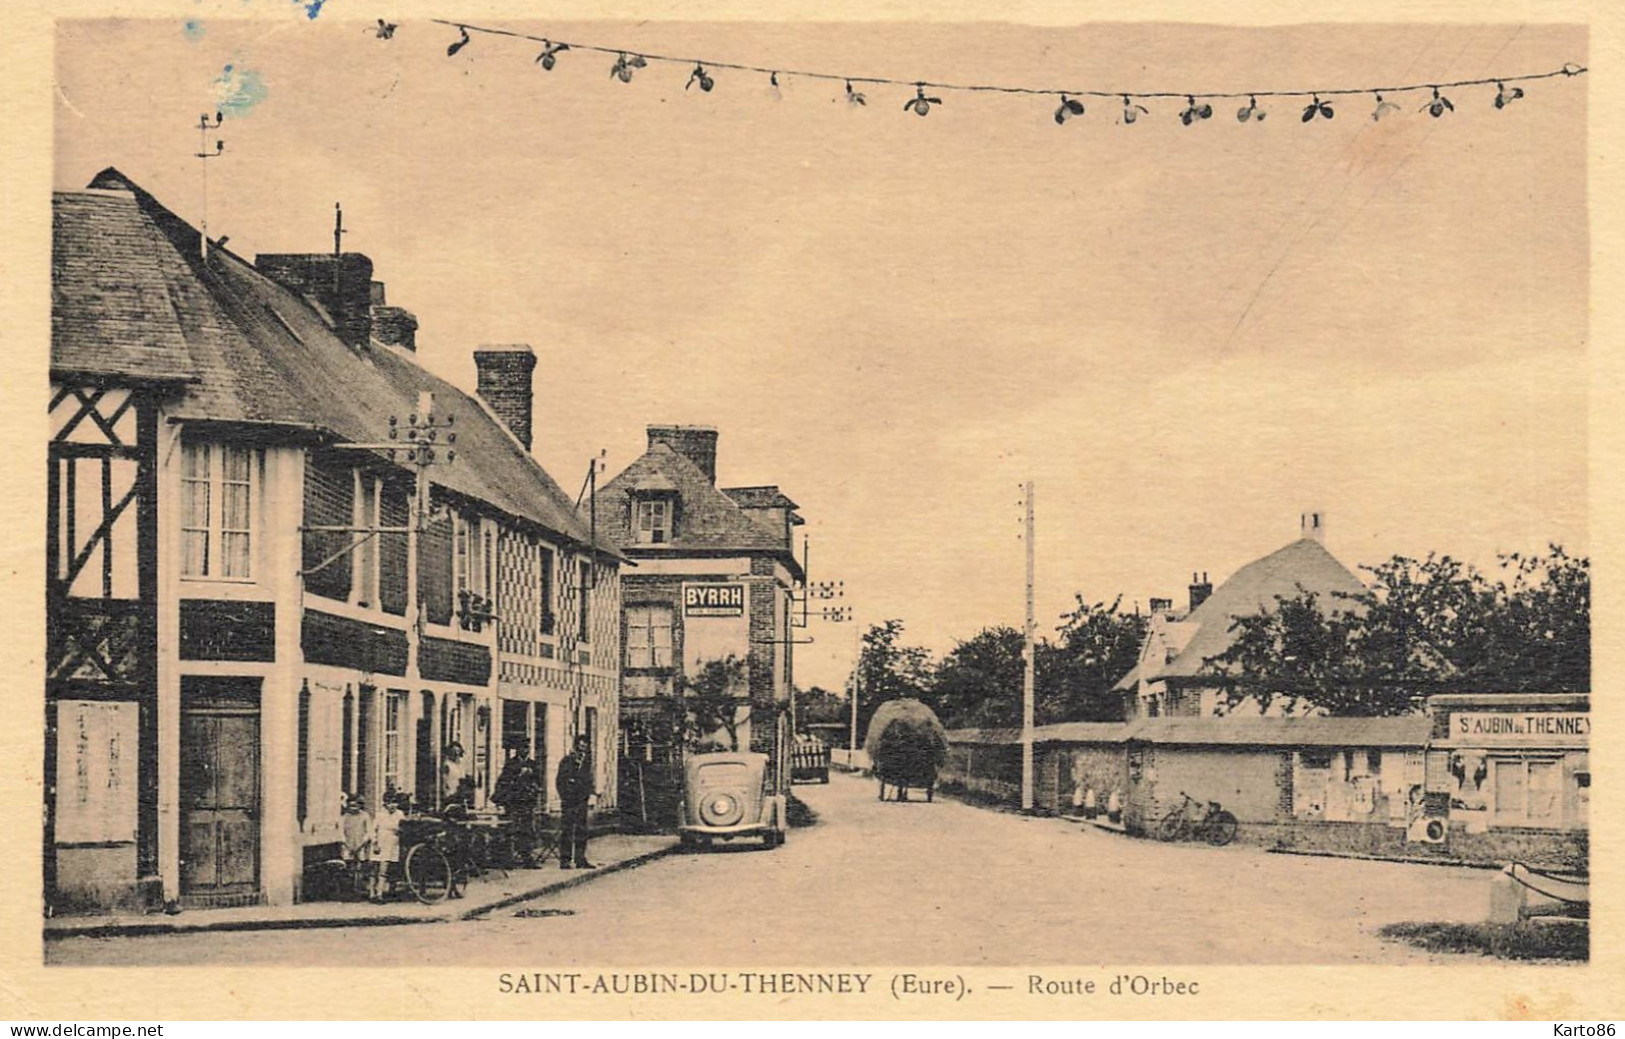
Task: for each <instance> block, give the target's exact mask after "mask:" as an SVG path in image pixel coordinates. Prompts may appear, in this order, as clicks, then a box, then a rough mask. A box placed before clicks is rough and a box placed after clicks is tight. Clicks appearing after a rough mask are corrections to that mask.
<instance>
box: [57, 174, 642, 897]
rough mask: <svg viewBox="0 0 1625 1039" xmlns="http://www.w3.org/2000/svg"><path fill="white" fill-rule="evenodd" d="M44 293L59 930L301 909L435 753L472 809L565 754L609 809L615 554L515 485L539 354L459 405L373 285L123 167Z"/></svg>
mask: <svg viewBox="0 0 1625 1039" xmlns="http://www.w3.org/2000/svg"><path fill="white" fill-rule="evenodd" d="M206 245H207V248H205V246H206ZM53 290H54V295H53V328H52V355H51V357H52V364H51V370H52V390H51V430H52V434H51V442H50V448H49V462H50V495H51V499H50V506H49V514H48V523H49V526H48V532H47V533H48V564H49V571H48V575H47V588H48V603H47V610H48V652H49V665H48V669H47V689H46V698H47V715H46V723H47V761H46V776H47V785H46V820H47V821H46V832H45V861H46V892H47V904H48V906H49V907H51V908H53V909H56V910H70V909H85V908H98V907H101V908H105V907H115V906H120V905H126V904H131V905H142V904H145V905H152V904H158V903H174V904H177V905H180V906H185V905H231V904H244V903H255V902H270V903H286V902H291V901H294V900H297V899H298V898H299V897H300V896H301V893H302V882H303V878H304V876H305V873H306V867H307V864H309V863H311V862H314V861H318V860H320V859H322V858H324V857H326V855H327V854H329V852H330V850H331V846H332V845H333V844H334V843H335V842H337V841H338V840H339V826H340V810H341V801H342V800H343V799H344V798H347V797H360V798H361V799H362V800H363V801H364V802H365V803H366V804H367V805H368V807H369V808H370V809H371V810H374V811H376V810H377V809H378V806H379V804H380V802H381V800H382V798H383V797H384V796H385V795H386V794H388V793H390V792H394V791H398V792H402V793H407V794H410V795H411V796H412V797H413V798H414V800H415V802H416V803H417V804H418V805H420V806H423V807H434V806H435V805H437V804H438V803H439V800H440V798H441V796H442V777H443V772H442V766H443V764H444V754H445V751H446V748H447V747H449V746H450V745H451V744H454V743H455V744H457V745H459V746H460V747H461V749H462V750H463V767H464V769H465V770H466V773H467V775H468V777H469V779H470V780H471V781H472V787H473V795H472V796H473V797H474V798H475V800H476V802H483V801H484V800H486V799H487V798H488V797H489V794H490V791H491V789H492V787H493V785H494V783H495V779H496V775H497V773H498V772H499V771H500V768H501V765H502V762H503V756H504V754H505V752H506V751H508V750H511V749H519V748H524V749H525V750H526V751H527V752H529V753H531V754H533V755H534V756H535V757H536V758H537V759H538V760H540V761H542V762H543V763H544V766H545V765H546V764H547V763H549V762H556V761H557V760H558V759H559V757H560V756H561V755H562V754H563V753H564V750H565V748H566V747H567V746H568V742H569V741H570V740H571V739H573V737H574V736H575V735H576V734H577V733H585V734H587V735H589V736H590V737H591V738H592V740H593V744H592V745H593V748H594V763H595V768H596V771H597V774H598V776H599V783H598V785H599V789H600V791H601V795H602V797H601V803H602V804H603V805H605V806H612V805H613V804H614V797H615V776H616V767H615V754H616V748H617V740H616V735H615V725H614V720H615V718H616V717H617V714H618V699H619V685H620V678H619V673H620V656H621V651H620V615H621V609H620V584H619V581H620V578H619V567H620V565H621V563H622V561H623V557H622V556H621V555H620V554H619V552H618V551H617V550H616V549H615V548H614V547H613V546H612V545H610V544H607V543H606V544H598V543H597V539H596V538H595V537H594V535H593V532H592V531H591V529H590V528H589V526H588V524H586V523H583V522H582V520H581V519H580V518H578V516H577V514H576V512H575V509H574V507H573V502H572V501H571V500H570V499H569V498H568V497H567V496H566V494H565V493H564V491H563V490H562V489H561V488H560V486H559V485H558V484H557V483H556V482H555V481H554V480H553V479H552V478H551V477H550V476H549V475H548V474H547V473H546V472H545V471H544V470H543V469H542V468H541V467H540V466H539V465H538V464H537V463H536V462H535V461H534V460H533V458H532V457H531V454H530V448H531V424H530V420H531V415H530V405H531V372H532V369H533V367H534V365H535V358H534V355H533V354H532V353H531V352H530V351H529V349H528V348H527V347H523V346H514V345H509V346H503V347H496V348H488V349H482V350H480V351H478V352H477V353H476V363H477V365H478V367H479V369H480V383H479V393H478V394H477V395H473V396H471V395H468V394H464V393H463V392H462V391H460V390H458V389H457V388H456V387H454V386H452V385H451V384H450V383H447V382H445V381H444V380H442V379H440V378H438V377H436V376H434V375H432V374H430V373H429V372H428V371H426V370H425V369H424V368H423V367H422V366H421V365H419V364H418V363H417V361H416V358H415V335H416V321H415V319H414V318H413V317H412V316H411V315H410V314H409V313H408V312H406V311H404V310H402V309H401V308H398V307H390V306H387V305H386V304H385V300H384V292H383V286H382V285H380V284H378V283H377V282H374V281H373V280H372V264H371V261H370V260H368V259H367V257H365V256H363V255H360V254H356V253H343V254H291V255H290V254H275V255H260V256H258V257H256V258H255V259H254V261H252V262H250V261H248V260H245V259H243V258H242V257H240V256H238V255H237V254H235V253H233V252H231V251H230V250H228V249H226V248H224V247H223V246H222V245H221V244H219V243H205V242H204V241H203V240H202V239H201V237H200V235H199V233H198V232H197V231H196V230H195V229H194V228H192V227H191V226H189V225H188V224H187V223H186V222H185V221H183V220H181V219H180V218H179V217H177V216H176V215H175V214H174V213H172V212H170V211H169V210H168V209H166V208H165V207H164V206H162V205H161V204H160V203H158V202H157V201H156V200H155V199H154V198H153V197H152V196H151V195H149V194H148V193H146V192H145V191H143V190H142V189H141V188H139V187H138V186H136V185H135V184H134V183H132V182H131V181H130V180H129V179H128V178H126V177H124V176H123V175H122V174H120V173H118V171H116V170H107V171H104V172H103V173H102V174H100V175H99V176H98V177H97V178H96V179H95V180H94V181H93V182H92V184H91V185H90V187H89V188H88V189H86V190H83V191H74V192H63V193H59V194H58V195H57V196H56V198H55V239H54V254H53ZM431 437H432V438H433V439H432V440H431V439H430V438H431ZM549 795H550V799H551V795H552V792H551V791H549Z"/></svg>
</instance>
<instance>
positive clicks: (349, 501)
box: [301, 455, 356, 602]
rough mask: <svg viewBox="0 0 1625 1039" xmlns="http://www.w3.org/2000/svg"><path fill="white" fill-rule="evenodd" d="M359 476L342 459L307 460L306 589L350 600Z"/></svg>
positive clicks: (331, 597) (304, 563) (327, 596)
mask: <svg viewBox="0 0 1625 1039" xmlns="http://www.w3.org/2000/svg"><path fill="white" fill-rule="evenodd" d="M355 516H356V479H355V473H354V470H353V469H352V468H351V467H350V466H346V465H343V464H342V463H338V462H334V461H329V460H327V459H323V458H319V457H317V456H314V455H313V456H311V457H310V458H309V459H308V461H307V462H306V464H305V526H306V527H307V528H312V527H315V528H329V529H315V530H312V529H307V530H306V531H305V536H304V552H303V563H302V566H301V569H302V570H303V571H304V572H305V591H307V592H309V593H310V594H312V595H320V596H322V597H324V598H328V599H337V600H339V601H340V602H346V601H348V600H349V598H350V589H351V577H352V573H353V567H354V564H355V558H354V556H355V553H354V552H352V551H348V550H347V549H348V547H349V545H350V543H351V541H352V539H353V534H352V533H351V531H350V528H351V527H353V526H354V525H355Z"/></svg>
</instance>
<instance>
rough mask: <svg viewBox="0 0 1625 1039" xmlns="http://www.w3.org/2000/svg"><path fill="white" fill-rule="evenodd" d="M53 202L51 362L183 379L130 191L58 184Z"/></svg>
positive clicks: (167, 306)
mask: <svg viewBox="0 0 1625 1039" xmlns="http://www.w3.org/2000/svg"><path fill="white" fill-rule="evenodd" d="M52 202H53V205H52V208H51V367H52V369H53V370H56V371H66V372H75V373H79V374H91V375H122V376H128V377H132V378H138V379H188V378H191V376H192V365H191V358H190V357H189V356H188V355H187V352H186V340H185V337H184V336H183V335H182V334H181V326H180V318H179V317H178V316H177V315H176V313H175V308H174V306H173V305H172V304H171V302H170V299H169V292H168V288H167V285H166V283H165V279H164V276H163V272H162V271H161V270H160V268H159V263H158V260H157V257H156V255H155V254H156V252H157V250H158V248H159V246H160V244H162V245H163V246H168V244H169V243H168V241H167V240H166V239H162V238H161V237H160V236H159V235H158V234H157V232H156V230H155V229H154V228H153V226H152V224H151V223H150V222H149V221H148V220H147V219H146V218H145V217H144V216H143V215H142V213H141V210H140V208H139V207H138V206H137V205H136V200H135V196H134V195H133V194H131V193H129V192H127V191H82V192H59V193H57V194H56V195H55V196H54V197H53V199H52Z"/></svg>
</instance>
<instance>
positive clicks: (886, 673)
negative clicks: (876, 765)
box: [856, 618, 932, 733]
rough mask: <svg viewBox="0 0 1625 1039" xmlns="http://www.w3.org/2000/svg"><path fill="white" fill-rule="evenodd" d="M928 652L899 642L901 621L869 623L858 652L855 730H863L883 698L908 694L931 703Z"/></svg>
mask: <svg viewBox="0 0 1625 1039" xmlns="http://www.w3.org/2000/svg"><path fill="white" fill-rule="evenodd" d="M931 674H932V667H931V653H930V651H929V650H927V649H926V648H925V647H923V646H909V645H905V644H904V643H903V622H902V621H900V620H897V619H895V618H894V619H892V620H888V621H884V622H882V623H880V624H872V625H870V626H869V630H868V631H866V632H864V633H863V649H862V651H861V652H860V653H859V654H858V666H857V675H856V679H857V684H858V731H859V732H860V733H861V732H867V731H868V729H869V719H870V718H871V717H873V715H874V713H875V708H877V707H879V706H880V705H881V704H883V703H885V702H886V701H887V700H896V699H899V698H902V697H912V698H914V699H916V700H921V701H923V702H925V703H927V704H930V703H931V696H930V689H931Z"/></svg>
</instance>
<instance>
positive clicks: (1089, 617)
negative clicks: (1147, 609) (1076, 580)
mask: <svg viewBox="0 0 1625 1039" xmlns="http://www.w3.org/2000/svg"><path fill="white" fill-rule="evenodd" d="M1073 598H1074V600H1075V602H1076V605H1075V606H1074V608H1073V609H1072V610H1071V611H1070V612H1068V613H1064V614H1062V615H1061V626H1060V627H1059V628H1057V629H1056V642H1055V650H1054V655H1053V658H1052V659H1051V661H1050V666H1049V667H1047V668H1046V667H1045V666H1044V664H1045V659H1044V655H1043V654H1040V655H1039V656H1038V658H1037V662H1038V665H1039V668H1038V671H1039V674H1040V675H1043V676H1045V677H1046V678H1047V681H1046V682H1045V683H1043V684H1041V685H1040V686H1039V688H1040V689H1041V690H1042V693H1041V695H1040V696H1039V697H1038V721H1039V724H1049V723H1051V722H1108V721H1121V720H1122V718H1123V698H1122V696H1121V695H1119V694H1118V693H1114V692H1112V686H1113V685H1114V684H1116V682H1117V680H1118V679H1120V678H1122V677H1123V676H1124V675H1126V674H1128V672H1129V671H1130V669H1132V668H1133V667H1134V665H1135V663H1136V662H1137V661H1138V660H1139V657H1140V644H1141V643H1142V642H1143V641H1145V629H1146V618H1145V617H1143V616H1141V615H1140V614H1139V613H1138V612H1136V613H1124V612H1123V610H1122V605H1123V598H1122V596H1118V597H1117V598H1116V599H1114V600H1112V602H1111V603H1110V604H1109V605H1108V604H1106V603H1104V602H1097V603H1091V602H1088V601H1087V600H1085V599H1084V597H1083V596H1082V595H1081V594H1080V595H1075V596H1074V597H1073Z"/></svg>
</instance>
